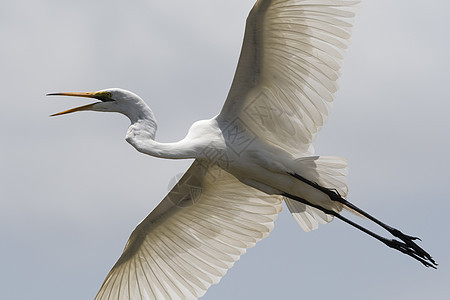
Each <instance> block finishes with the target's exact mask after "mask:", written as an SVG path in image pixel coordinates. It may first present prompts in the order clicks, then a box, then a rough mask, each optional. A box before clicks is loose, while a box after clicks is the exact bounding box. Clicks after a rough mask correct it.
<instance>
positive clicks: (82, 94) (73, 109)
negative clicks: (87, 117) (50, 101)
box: [47, 92, 100, 117]
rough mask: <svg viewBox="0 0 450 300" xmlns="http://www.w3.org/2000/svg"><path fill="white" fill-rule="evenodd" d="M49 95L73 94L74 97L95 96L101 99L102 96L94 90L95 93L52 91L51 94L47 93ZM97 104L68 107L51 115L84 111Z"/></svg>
mask: <svg viewBox="0 0 450 300" xmlns="http://www.w3.org/2000/svg"><path fill="white" fill-rule="evenodd" d="M47 96H72V97H84V98H95V99H99V97H100V95H99V93H98V92H94V93H50V94H47ZM95 104H96V103H91V104H88V105H83V106H79V107H75V108H72V109H68V110H65V111H62V112H59V113H56V114H53V115H50V117H54V116H60V115H65V114H69V113H73V112H77V111H82V110H90V109H91V108H92V107H93V106H94V105H95Z"/></svg>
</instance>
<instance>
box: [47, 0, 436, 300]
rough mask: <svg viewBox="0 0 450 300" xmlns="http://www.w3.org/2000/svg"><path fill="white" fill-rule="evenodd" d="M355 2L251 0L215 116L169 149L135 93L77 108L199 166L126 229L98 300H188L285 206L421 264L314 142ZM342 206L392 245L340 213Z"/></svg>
mask: <svg viewBox="0 0 450 300" xmlns="http://www.w3.org/2000/svg"><path fill="white" fill-rule="evenodd" d="M358 4H359V1H350V0H315V1H313V0H258V1H257V2H256V4H255V5H254V7H253V9H252V11H251V12H250V14H249V16H248V19H247V26H246V31H245V37H244V43H243V47H242V52H241V56H240V60H239V64H238V67H237V71H236V75H235V78H234V81H233V84H232V87H231V90H230V92H229V94H228V97H227V99H226V102H225V105H224V107H223V109H222V111H221V112H220V114H219V115H217V116H216V117H214V118H212V119H210V120H203V121H198V122H196V123H194V124H193V125H192V127H191V128H190V130H189V132H188V134H187V136H186V137H185V138H184V139H183V140H181V141H179V142H176V143H159V142H157V141H155V134H156V128H157V126H156V120H155V117H154V115H153V113H152V111H151V109H150V108H149V107H148V106H147V105H146V104H145V102H144V101H143V100H142V99H141V98H140V97H139V96H137V95H135V94H133V93H132V92H129V91H125V90H122V89H117V88H112V89H106V90H101V91H98V92H93V93H53V94H49V95H62V96H78V97H89V98H95V99H98V100H100V101H99V102H96V103H93V104H89V105H85V106H81V107H78V108H74V109H70V110H67V111H64V112H60V113H57V114H54V115H62V114H67V113H72V112H76V111H84V110H91V111H102V112H118V113H122V114H124V115H125V116H127V117H128V118H129V119H130V121H131V125H130V127H129V128H128V131H127V134H126V141H127V142H128V143H130V144H131V145H132V146H133V147H135V148H136V149H137V150H138V151H140V152H142V153H145V154H148V155H152V156H156V157H161V158H172V159H180V158H195V161H194V163H193V164H192V166H191V167H190V168H189V170H188V171H187V172H186V173H185V174H184V176H183V177H182V178H181V179H180V181H179V182H178V183H177V184H176V186H175V187H174V188H173V189H172V190H171V191H170V192H169V194H168V195H167V196H166V197H165V198H164V199H163V201H162V202H161V203H160V204H159V205H158V206H157V207H156V208H155V209H154V210H153V211H152V212H151V213H150V215H149V216H147V217H146V218H145V219H144V220H143V221H142V222H141V223H140V224H139V225H138V226H137V227H136V229H135V230H134V231H133V233H132V234H131V237H130V239H129V240H128V242H127V244H126V247H125V249H124V252H123V254H122V255H121V257H120V258H119V260H118V261H117V263H116V264H115V265H114V266H113V268H112V270H111V271H110V272H109V274H108V275H107V277H106V279H105V281H104V283H103V285H102V287H101V289H100V291H99V292H98V294H97V296H96V298H95V299H97V300H100V299H102V300H103V299H155V298H157V299H191V298H197V297H199V296H202V295H203V294H204V293H205V292H206V290H207V289H208V288H209V287H210V285H211V284H214V283H218V282H219V280H220V278H221V277H222V276H223V275H225V273H226V272H227V270H228V269H229V268H231V267H232V266H233V264H234V262H235V261H236V260H238V259H239V257H240V255H242V254H243V253H245V251H246V249H247V248H249V247H253V246H254V245H255V244H256V242H258V241H259V240H261V239H263V238H264V237H266V236H267V235H268V234H269V233H270V231H271V230H272V228H273V225H274V220H275V219H276V217H277V214H278V213H279V212H280V211H281V202H282V200H284V201H285V202H286V204H287V206H288V208H289V210H290V211H291V213H292V215H293V216H294V218H295V220H296V221H297V222H298V224H299V225H300V226H301V227H302V228H303V229H304V230H306V231H309V230H312V229H316V228H317V227H318V225H319V224H323V223H327V222H330V221H331V220H332V219H333V217H337V218H339V219H341V220H343V221H345V222H346V223H348V224H351V225H352V226H354V227H356V228H358V229H360V230H362V231H363V232H365V233H367V234H369V235H371V236H373V237H375V238H376V239H378V240H379V241H381V242H383V243H385V244H386V245H387V246H389V247H392V248H394V249H397V250H399V251H401V252H403V253H405V254H407V255H409V256H411V257H413V258H415V259H416V260H418V261H420V262H421V263H423V264H424V265H425V266H427V267H433V268H435V267H436V266H437V264H436V263H435V262H434V260H433V259H432V258H431V256H430V255H429V254H428V253H427V252H426V251H424V250H423V249H422V248H420V247H419V246H418V245H417V244H416V243H415V242H414V240H416V239H417V238H415V237H411V236H407V235H405V234H403V233H401V232H400V231H399V230H397V229H394V228H392V227H390V226H388V225H386V224H384V223H382V222H380V221H379V220H377V219H376V218H374V217H372V216H371V215H369V214H367V213H365V212H364V211H362V210H361V209H359V208H357V207H356V206H354V205H353V204H351V203H349V202H348V201H347V200H345V198H346V195H347V185H346V183H345V176H346V172H347V164H346V160H345V159H343V158H340V157H323V156H313V148H312V146H311V143H312V141H313V140H314V138H315V136H316V134H317V132H318V131H319V129H320V128H321V127H322V126H323V124H324V122H325V119H326V117H327V115H328V110H329V108H330V106H331V103H332V101H333V95H334V93H335V92H336V90H337V83H336V82H337V80H338V77H339V74H340V69H341V65H342V60H343V52H344V51H345V49H346V48H347V46H348V44H349V40H350V32H351V27H352V21H353V18H354V15H355V11H356V10H357V7H358ZM343 208H346V209H348V210H350V211H352V212H355V213H357V214H360V215H363V216H365V217H367V218H369V219H370V220H372V221H374V222H375V223H377V224H379V225H380V226H382V227H383V228H384V229H386V230H387V231H389V232H390V233H391V234H392V235H393V236H395V237H396V238H397V239H387V238H384V237H381V236H379V235H377V234H375V233H373V232H371V231H369V230H367V229H366V228H364V227H362V226H360V225H358V224H356V223H354V222H353V221H351V220H349V219H347V218H345V217H343V216H342V215H341V214H340V212H341V211H342V209H343Z"/></svg>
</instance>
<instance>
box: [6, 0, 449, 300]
mask: <svg viewBox="0 0 450 300" xmlns="http://www.w3.org/2000/svg"><path fill="white" fill-rule="evenodd" d="M253 2H254V1H251V0H227V1H211V0H209V1H206V0H191V1H185V0H172V1H167V0H145V1H144V0H138V1H132V2H131V1H105V0H103V1H97V0H92V1H61V0H60V1H52V0H40V1H26V0H25V1H2V2H1V3H0V38H1V44H2V45H1V47H0V82H1V87H2V90H1V91H2V96H1V97H2V100H1V101H2V102H1V103H2V109H1V110H0V134H1V137H2V142H1V147H0V205H1V209H0V239H1V241H2V245H1V248H0V262H1V268H0V282H1V285H0V286H1V290H2V298H4V299H67V300H69V299H92V298H93V297H94V295H95V293H96V292H97V290H98V288H99V287H100V285H101V283H102V281H103V279H104V278H105V276H106V274H107V273H108V271H109V269H110V268H111V267H112V265H113V264H114V262H115V261H116V259H117V258H118V257H119V255H120V253H121V251H122V249H123V247H124V245H125V242H126V240H127V239H128V236H129V234H130V233H131V231H132V230H133V229H134V227H135V226H136V225H137V224H138V223H139V222H140V220H142V219H143V218H144V217H145V216H146V215H147V214H148V213H149V212H150V211H151V210H152V208H153V207H154V206H155V205H156V204H157V203H158V202H159V201H160V200H161V199H162V198H163V197H164V195H165V194H166V193H167V185H168V184H169V181H170V179H171V178H172V177H173V176H175V175H176V174H178V173H180V172H183V171H184V170H185V169H186V168H187V166H188V165H189V163H190V162H189V161H168V160H161V159H156V158H152V157H146V156H144V155H142V154H140V153H138V152H136V151H135V150H134V149H133V148H132V147H130V146H129V145H128V144H127V143H126V142H125V141H124V136H125V132H126V129H127V126H128V120H127V119H126V118H124V117H123V116H119V115H113V114H99V113H78V114H73V115H68V116H65V117H59V118H49V117H48V115H49V114H51V113H55V112H58V111H61V110H64V109H67V108H71V107H74V106H78V105H81V104H84V103H85V101H83V100H81V99H75V98H74V99H70V98H46V97H45V94H46V93H48V92H60V91H94V90H99V89H103V88H108V87H122V88H126V89H129V90H132V91H134V92H136V93H137V94H139V95H140V96H142V97H143V98H144V99H146V101H147V103H148V104H149V105H150V106H151V108H152V109H153V111H154V112H155V114H156V117H157V119H158V122H159V128H160V130H159V131H158V139H159V140H161V141H174V140H178V139H181V138H182V137H183V136H184V135H185V133H186V132H187V129H188V128H189V126H190V124H191V123H193V122H194V121H196V120H199V119H206V118H210V117H212V116H214V115H215V114H217V113H218V112H219V110H220V108H221V106H222V104H223V101H224V98H225V96H226V94H227V91H228V89H229V86H230V83H231V80H232V77H233V73H234V69H235V67H236V62H237V59H238V55H239V51H240V46H241V40H242V35H243V30H244V24H245V18H246V16H247V14H248V11H249V10H250V8H251V6H252V5H253ZM130 3H132V4H130ZM449 11H450V2H449V1H448V0H430V1H416V0H396V1H391V0H389V1H388V0H377V1H375V0H366V1H363V10H362V13H361V14H360V15H359V17H358V18H357V20H356V25H355V30H354V34H353V43H352V45H351V48H350V51H349V53H348V54H347V57H346V61H345V65H344V70H343V71H344V73H343V76H342V78H341V81H340V86H341V89H340V91H339V92H338V94H337V98H336V101H335V106H334V109H333V111H332V114H331V116H330V119H329V121H328V123H327V124H326V126H325V128H324V129H323V130H322V132H321V133H320V134H319V137H318V139H317V141H316V143H315V147H316V152H317V154H324V155H340V156H345V157H347V158H348V159H349V165H350V175H349V186H350V194H349V199H350V200H351V201H353V202H354V203H356V204H358V205H359V206H361V207H362V208H364V209H366V210H367V211H369V212H371V213H372V214H374V215H375V216H377V217H378V218H380V219H382V220H385V221H386V222H387V223H390V224H392V225H394V226H396V227H398V228H400V229H402V230H403V231H404V232H405V233H407V234H412V235H418V236H420V237H422V239H423V242H422V243H420V244H421V245H422V246H423V247H424V248H425V249H426V250H428V251H429V252H430V253H431V254H432V255H433V256H434V258H435V259H436V260H437V262H438V263H440V268H439V270H437V271H434V270H430V269H426V268H425V267H423V266H421V265H420V264H419V263H418V262H416V261H414V260H413V259H411V258H409V257H407V256H405V255H402V254H400V253H397V252H396V251H394V250H391V249H388V248H387V247H385V246H384V245H382V244H381V243H379V242H377V241H375V240H373V239H372V238H369V237H367V236H365V235H364V234H362V233H360V232H358V231H357V230H355V229H353V228H350V227H349V226H347V225H345V224H342V223H341V222H339V221H338V220H336V221H333V222H332V223H331V224H328V225H324V226H321V228H320V229H319V230H317V231H314V232H310V233H304V232H303V231H302V230H301V229H300V228H299V226H298V225H297V224H296V223H295V221H294V220H293V218H292V217H291V216H290V215H289V214H288V211H287V209H284V211H283V212H282V213H281V214H280V216H279V218H278V220H277V222H276V226H275V229H274V231H273V232H272V234H271V235H270V236H269V238H267V239H265V240H263V241H262V242H260V243H259V244H258V245H256V247H255V248H253V249H250V250H249V251H248V254H245V255H244V256H242V258H241V260H240V261H238V262H237V263H236V265H235V266H234V267H233V268H232V269H231V270H230V271H229V272H228V274H227V275H226V276H225V277H224V278H223V279H222V281H221V282H220V283H219V285H216V286H213V287H212V288H210V290H209V291H208V292H207V294H206V296H205V297H204V299H301V298H303V299H329V298H330V297H334V299H448V296H449V295H450V286H449V284H448V283H449V280H450V267H449V265H450V258H449V256H450V255H449V253H450V238H449V233H448V231H449V230H450V224H449V221H448V212H449V211H450V201H449V194H448V184H449V179H450V175H449V171H448V170H449V168H450V159H449V154H448V151H449V150H448V149H449V148H450V134H449V128H450V118H449V117H448V114H449V111H450V101H449V100H450V99H449V93H448V88H449V86H450V84H449V82H450V76H449V71H448V70H449V69H450V59H449V53H450V40H449V38H448V29H449V28H450V19H449V18H448V12H449Z"/></svg>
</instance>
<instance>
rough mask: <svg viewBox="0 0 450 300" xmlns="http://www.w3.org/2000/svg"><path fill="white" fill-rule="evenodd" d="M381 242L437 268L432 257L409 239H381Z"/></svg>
mask: <svg viewBox="0 0 450 300" xmlns="http://www.w3.org/2000/svg"><path fill="white" fill-rule="evenodd" d="M382 242H383V243H384V244H386V245H387V246H389V247H391V248H393V249H396V250H398V251H400V252H402V253H404V254H406V255H409V256H411V257H412V258H414V259H416V260H418V261H420V262H421V263H422V264H423V265H424V266H426V267H430V268H434V269H437V263H436V262H435V261H434V260H433V258H432V257H431V256H430V255H429V254H428V253H427V252H425V251H424V250H423V249H422V248H420V247H419V246H418V245H416V243H414V242H412V241H411V240H408V242H400V241H397V240H389V239H383V240H382Z"/></svg>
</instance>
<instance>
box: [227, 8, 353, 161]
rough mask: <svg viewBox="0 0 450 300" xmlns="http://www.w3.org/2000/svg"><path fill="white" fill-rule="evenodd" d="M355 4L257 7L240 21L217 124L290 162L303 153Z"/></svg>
mask: <svg viewBox="0 0 450 300" xmlns="http://www.w3.org/2000/svg"><path fill="white" fill-rule="evenodd" d="M358 4H359V1H349V0H259V1H258V2H257V3H256V4H255V6H254V7H253V9H252V11H251V12H250V15H249V16H248V19H247V27H246V31H245V36H244V43H243V46H242V51H241V56H240V59H239V64H238V67H237V70H236V74H235V77H234V80H233V84H232V87H231V89H230V92H229V94H228V97H227V100H226V102H225V105H224V107H223V109H222V111H221V113H220V115H219V116H218V119H219V120H220V121H223V122H232V121H233V120H234V119H236V118H239V119H240V121H241V123H243V124H244V125H245V126H246V127H247V129H248V130H250V131H251V132H253V133H254V134H256V135H257V136H259V137H260V138H262V139H264V140H266V141H268V142H270V143H273V144H275V145H278V146H280V147H282V148H283V149H285V150H287V151H289V152H290V153H292V154H294V155H304V154H306V153H311V152H312V150H311V148H310V146H311V143H312V141H313V140H314V138H315V136H316V134H317V132H318V131H319V130H320V129H321V127H322V126H323V124H324V122H325V120H326V118H327V116H328V111H329V109H330V106H331V104H332V101H333V97H334V94H335V92H336V91H337V89H338V86H337V80H338V78H339V75H340V69H341V66H342V61H343V54H344V52H345V50H346V49H347V47H348V44H349V41H350V34H351V28H352V22H353V18H354V16H355V12H356V10H357V7H358Z"/></svg>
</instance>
